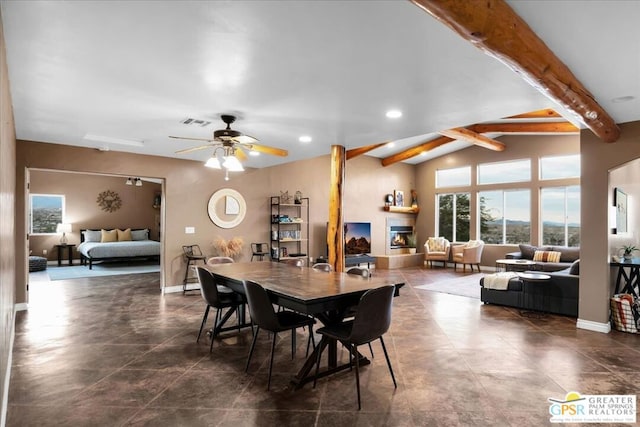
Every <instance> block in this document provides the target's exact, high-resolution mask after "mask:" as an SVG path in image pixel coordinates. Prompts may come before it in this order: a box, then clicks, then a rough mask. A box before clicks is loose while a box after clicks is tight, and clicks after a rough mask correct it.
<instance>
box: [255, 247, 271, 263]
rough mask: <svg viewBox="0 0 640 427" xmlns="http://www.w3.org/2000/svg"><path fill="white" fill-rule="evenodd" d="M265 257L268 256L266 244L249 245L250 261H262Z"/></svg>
mask: <svg viewBox="0 0 640 427" xmlns="http://www.w3.org/2000/svg"><path fill="white" fill-rule="evenodd" d="M265 256H266V257H268V256H269V244H268V243H252V244H251V261H253V258H254V257H256V258H258V259H259V260H260V261H262V260H263V258H264V257H265Z"/></svg>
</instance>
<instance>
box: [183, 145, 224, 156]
mask: <svg viewBox="0 0 640 427" xmlns="http://www.w3.org/2000/svg"><path fill="white" fill-rule="evenodd" d="M214 145H215V144H206V145H200V146H198V147H191V148H184V149H182V150H178V151H176V154H185V153H191V152H192V151H198V150H204V149H205V148H211V147H213V146H214Z"/></svg>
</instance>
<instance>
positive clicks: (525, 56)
mask: <svg viewBox="0 0 640 427" xmlns="http://www.w3.org/2000/svg"><path fill="white" fill-rule="evenodd" d="M411 2H412V3H414V4H415V5H416V6H418V7H420V8H421V9H423V10H424V11H426V12H427V13H429V14H430V15H432V16H433V17H434V18H436V19H438V20H439V21H441V22H442V23H444V24H445V25H447V26H448V27H449V28H451V29H452V30H453V31H455V32H457V33H458V34H459V35H460V36H462V38H464V39H465V40H468V41H469V42H471V43H472V44H473V45H475V46H476V47H477V48H479V49H481V50H482V51H484V52H485V53H486V54H488V55H490V56H493V57H495V58H496V59H498V60H499V61H501V62H502V63H504V64H506V65H507V66H508V67H509V68H511V69H512V70H513V71H515V72H516V73H518V74H520V75H521V76H522V77H523V78H524V79H525V80H526V81H527V82H528V83H529V84H531V85H532V86H533V87H535V88H536V89H537V90H539V91H540V92H541V93H542V94H544V95H546V96H547V97H549V98H550V99H552V100H553V101H555V102H557V103H558V104H560V105H562V106H563V107H564V108H566V109H567V110H568V111H571V112H573V113H574V114H575V115H576V116H577V117H579V118H580V119H581V121H582V122H583V123H584V124H585V125H586V126H587V127H588V128H589V129H591V130H592V131H593V133H594V134H596V135H597V136H598V137H599V138H600V139H602V140H603V141H604V142H615V141H616V140H617V139H618V138H619V137H620V128H618V126H617V125H616V123H615V121H614V120H613V118H611V116H609V114H608V113H607V112H606V111H605V110H604V108H602V107H601V106H600V105H599V104H598V103H597V102H596V100H595V98H594V97H593V95H592V94H591V93H589V91H588V90H587V89H586V88H585V87H584V85H583V84H582V83H581V82H580V81H579V80H578V79H577V78H576V76H575V75H574V74H573V73H572V72H571V70H570V69H569V67H567V66H566V65H565V64H564V63H563V62H562V61H561V60H560V59H559V58H558V57H557V56H556V55H555V54H554V53H553V52H552V51H551V49H549V47H548V46H547V45H546V44H545V43H544V42H543V41H542V39H540V37H538V36H537V35H536V33H534V32H533V30H532V29H531V28H530V27H529V25H528V24H527V23H526V22H525V21H524V20H523V19H522V18H521V17H520V16H518V14H516V12H515V11H514V10H513V9H512V8H511V7H510V6H509V5H508V4H507V3H506V2H505V1H504V0H484V1H479V0H478V1H460V0H411Z"/></svg>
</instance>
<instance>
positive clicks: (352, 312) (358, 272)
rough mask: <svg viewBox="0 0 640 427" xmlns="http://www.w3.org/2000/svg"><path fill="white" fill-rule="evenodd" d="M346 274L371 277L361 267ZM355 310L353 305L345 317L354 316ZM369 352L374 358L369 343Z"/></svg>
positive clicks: (367, 270) (355, 307) (368, 272)
mask: <svg viewBox="0 0 640 427" xmlns="http://www.w3.org/2000/svg"><path fill="white" fill-rule="evenodd" d="M347 274H352V275H354V276H360V277H364V278H365V279H368V278H369V277H371V271H369V269H368V268H363V267H351V268H350V269H348V270H347ZM357 308H358V306H355V305H354V306H352V307H349V308H348V309H347V313H346V314H345V317H353V316H355V315H356V309H357ZM369 351H370V352H371V357H374V355H373V347H371V343H369Z"/></svg>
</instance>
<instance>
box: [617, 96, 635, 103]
mask: <svg viewBox="0 0 640 427" xmlns="http://www.w3.org/2000/svg"><path fill="white" fill-rule="evenodd" d="M634 99H636V97H635V96H631V95H627V96H619V97H617V98H613V99H612V100H611V102H614V103H616V104H619V103H621V102H629V101H633V100H634Z"/></svg>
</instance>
